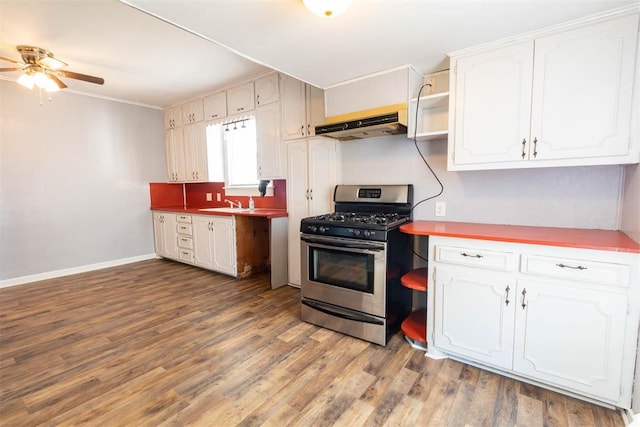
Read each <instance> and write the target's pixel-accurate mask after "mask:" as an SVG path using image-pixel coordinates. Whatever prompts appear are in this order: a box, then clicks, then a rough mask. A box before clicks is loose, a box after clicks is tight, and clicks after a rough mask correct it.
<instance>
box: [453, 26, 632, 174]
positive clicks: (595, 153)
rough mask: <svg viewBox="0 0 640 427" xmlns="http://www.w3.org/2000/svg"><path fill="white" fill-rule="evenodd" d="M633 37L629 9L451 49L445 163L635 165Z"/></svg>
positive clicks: (468, 165)
mask: <svg viewBox="0 0 640 427" xmlns="http://www.w3.org/2000/svg"><path fill="white" fill-rule="evenodd" d="M637 36H638V15H630V16H625V17H622V18H617V19H613V20H610V21H604V22H599V23H595V24H590V25H583V26H580V27H577V28H573V29H569V30H565V31H562V32H555V33H553V34H549V35H546V36H539V37H537V38H535V39H533V40H528V41H523V42H519V43H516V44H512V45H509V46H506V47H501V48H498V49H496V48H493V49H490V50H486V51H479V52H478V51H475V52H471V53H464V52H463V53H460V54H453V55H452V58H451V70H452V76H451V84H450V95H451V103H450V111H451V117H450V120H449V132H450V135H449V159H448V168H449V170H472V169H501V168H521V167H545V166H574V165H595V164H617V163H637V162H638V161H639V160H640V154H639V150H638V149H637V148H634V146H632V145H631V144H635V142H633V141H632V140H631V139H630V138H629V135H630V123H631V105H632V90H633V80H634V68H635V63H636V42H637ZM594 83H595V84H594Z"/></svg>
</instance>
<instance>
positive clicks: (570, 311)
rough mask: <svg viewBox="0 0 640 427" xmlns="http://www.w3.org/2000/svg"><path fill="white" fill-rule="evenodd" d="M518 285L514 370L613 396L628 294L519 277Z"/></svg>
mask: <svg viewBox="0 0 640 427" xmlns="http://www.w3.org/2000/svg"><path fill="white" fill-rule="evenodd" d="M517 290H518V294H517V298H518V301H517V306H516V307H515V315H516V316H515V340H514V354H513V370H514V371H515V372H518V373H520V374H523V375H526V376H528V377H532V378H536V379H539V380H542V381H545V382H548V383H550V384H554V385H556V386H558V387H565V388H567V389H571V390H576V391H580V392H582V393H585V394H589V395H592V396H596V397H600V398H604V399H606V400H609V401H617V399H618V397H619V395H620V386H621V381H622V378H621V369H620V366H621V361H622V358H623V349H624V330H625V326H626V322H627V297H626V295H625V294H624V293H622V292H611V291H608V290H596V289H585V286H584V285H583V284H582V283H579V282H574V283H553V282H543V281H534V280H521V281H520V282H519V283H518V289H517Z"/></svg>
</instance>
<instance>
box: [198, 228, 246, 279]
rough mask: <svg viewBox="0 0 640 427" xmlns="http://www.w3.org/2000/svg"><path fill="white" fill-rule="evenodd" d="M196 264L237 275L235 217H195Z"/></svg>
mask: <svg viewBox="0 0 640 427" xmlns="http://www.w3.org/2000/svg"><path fill="white" fill-rule="evenodd" d="M193 234H194V236H193V240H194V264H195V265H197V266H199V267H203V268H207V269H209V270H214V271H218V272H220V273H225V274H229V275H232V276H236V275H237V260H236V230H235V217H233V216H213V215H194V216H193Z"/></svg>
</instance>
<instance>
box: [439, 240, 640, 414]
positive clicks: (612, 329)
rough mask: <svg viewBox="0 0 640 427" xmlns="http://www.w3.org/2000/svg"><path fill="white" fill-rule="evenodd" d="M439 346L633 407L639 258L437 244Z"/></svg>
mask: <svg viewBox="0 0 640 427" xmlns="http://www.w3.org/2000/svg"><path fill="white" fill-rule="evenodd" d="M429 246H430V260H431V261H432V262H433V265H431V266H430V272H431V274H433V276H434V282H435V296H434V297H433V309H434V316H433V329H434V330H433V335H432V336H433V345H434V348H435V349H436V350H437V351H442V352H444V353H446V354H450V355H454V356H457V357H461V358H463V359H467V360H471V361H474V362H477V363H481V364H483V365H486V366H488V367H493V368H496V369H500V370H503V371H505V372H509V373H510V374H512V375H515V376H518V377H521V378H523V379H527V380H530V381H534V382H536V383H539V384H541V385H545V386H548V387H553V388H557V389H560V390H564V391H568V392H570V393H576V394H578V395H581V396H584V397H587V398H591V399H596V400H599V401H601V402H606V403H608V404H613V405H617V406H620V407H624V408H628V407H630V401H631V389H632V378H633V369H634V361H635V348H636V343H637V331H638V310H639V307H638V302H637V299H636V298H637V295H638V290H637V289H635V288H636V287H637V283H636V284H633V282H632V279H631V278H632V277H636V278H637V277H638V274H639V273H638V265H639V263H638V256H637V254H626V253H616V252H605V251H592V250H581V249H570V248H554V247H538V246H533V245H523V244H509V243H495V242H483V241H478V240H466V239H455V238H444V237H434V236H431V237H430V243H429Z"/></svg>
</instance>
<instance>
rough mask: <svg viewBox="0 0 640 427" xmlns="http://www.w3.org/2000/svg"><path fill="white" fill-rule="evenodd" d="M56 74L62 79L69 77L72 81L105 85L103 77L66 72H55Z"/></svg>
mask: <svg viewBox="0 0 640 427" xmlns="http://www.w3.org/2000/svg"><path fill="white" fill-rule="evenodd" d="M54 72H55V73H56V74H57V75H59V76H60V77H68V78H70V79H76V80H83V81H85V82H89V83H95V84H98V85H101V84H104V79H103V78H102V77H94V76H88V75H86V74H80V73H74V72H73V71H66V70H55V71H54Z"/></svg>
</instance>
